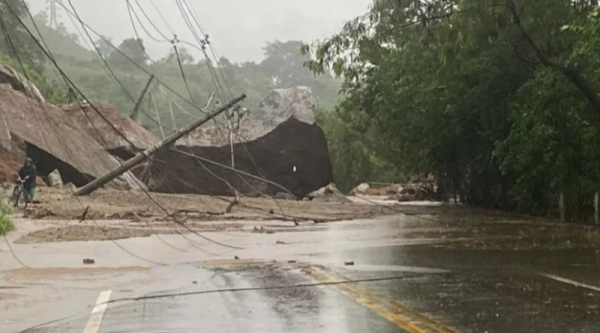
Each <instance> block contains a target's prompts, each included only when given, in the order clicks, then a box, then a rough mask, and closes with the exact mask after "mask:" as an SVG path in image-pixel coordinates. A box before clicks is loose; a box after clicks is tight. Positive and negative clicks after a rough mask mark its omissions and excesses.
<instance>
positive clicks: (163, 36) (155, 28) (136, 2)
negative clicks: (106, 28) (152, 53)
mask: <svg viewBox="0 0 600 333" xmlns="http://www.w3.org/2000/svg"><path fill="white" fill-rule="evenodd" d="M135 4H136V5H137V6H138V8H139V9H140V10H141V11H142V15H144V17H145V18H146V20H148V22H149V23H150V25H152V27H153V28H154V30H156V31H157V32H158V34H159V35H161V36H162V38H164V41H158V40H157V39H155V40H157V41H158V42H161V43H162V42H165V41H167V42H168V41H169V38H167V36H165V35H164V34H163V33H162V31H160V29H158V27H157V26H156V24H154V22H152V20H151V19H150V17H149V16H148V14H146V11H145V10H144V8H143V7H142V5H140V3H139V2H138V1H137V0H135ZM152 4H153V5H154V3H152ZM132 9H133V6H132ZM134 12H135V11H134ZM158 13H159V15H160V16H161V17H162V14H161V13H160V11H159V12H158ZM136 16H137V15H136ZM138 20H139V18H138ZM163 20H164V18H163ZM164 21H165V22H166V20H164ZM140 25H142V27H144V25H143V24H142V22H141V20H140ZM167 26H168V28H169V30H171V27H170V26H169V25H168V24H167ZM144 31H146V33H147V34H148V36H150V33H149V32H148V30H146V29H145V28H144ZM171 32H173V30H171ZM173 35H175V33H174V32H173Z"/></svg>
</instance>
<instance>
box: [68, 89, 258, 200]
mask: <svg viewBox="0 0 600 333" xmlns="http://www.w3.org/2000/svg"><path fill="white" fill-rule="evenodd" d="M245 98H246V94H243V95H242V96H240V97H237V98H235V99H233V100H232V101H230V102H229V103H227V104H226V105H224V106H223V107H221V108H220V109H219V110H217V111H215V112H213V113H211V114H209V115H208V116H206V117H205V118H203V119H200V120H198V121H196V122H194V123H192V124H190V125H189V126H187V127H185V128H183V129H181V130H180V131H177V132H175V133H173V134H171V135H170V136H169V137H168V138H166V139H165V140H163V141H162V142H160V143H159V144H157V145H156V146H154V147H151V148H148V149H146V150H145V151H143V152H141V153H139V154H137V155H136V156H135V157H133V158H132V159H130V160H127V161H126V162H125V163H123V164H122V165H121V166H120V167H118V168H116V169H114V170H113V171H111V172H109V173H108V174H106V175H104V176H102V177H100V178H97V179H96V180H94V181H92V182H90V183H89V184H87V185H85V186H84V187H82V188H81V189H79V190H78V191H77V192H75V193H74V195H75V196H82V195H87V194H90V193H92V192H94V191H95V190H96V189H98V188H100V187H102V186H103V185H105V184H107V183H108V182H110V181H111V180H113V179H115V178H117V177H119V176H120V175H122V174H124V173H125V172H127V171H129V170H131V169H132V168H133V167H135V166H136V165H138V164H140V163H142V162H143V161H145V160H147V159H148V158H149V157H150V156H152V155H153V154H154V153H156V152H157V151H158V150H159V149H160V148H162V147H164V146H169V145H171V144H174V143H175V142H177V140H179V139H181V138H183V137H184V136H186V135H188V134H190V133H191V132H192V131H193V130H195V129H196V128H198V127H200V126H202V125H204V124H206V123H207V122H209V121H211V120H212V119H214V118H215V117H216V116H218V115H220V114H221V113H223V112H225V111H227V110H229V109H230V108H231V107H232V106H234V105H236V104H237V103H239V102H241V101H242V100H243V99H245Z"/></svg>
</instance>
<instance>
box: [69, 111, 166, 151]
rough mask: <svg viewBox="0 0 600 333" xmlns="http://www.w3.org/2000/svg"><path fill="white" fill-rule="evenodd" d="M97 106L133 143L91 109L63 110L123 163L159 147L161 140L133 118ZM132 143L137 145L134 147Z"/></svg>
mask: <svg viewBox="0 0 600 333" xmlns="http://www.w3.org/2000/svg"><path fill="white" fill-rule="evenodd" d="M94 106H95V107H96V109H98V111H100V113H101V114H102V116H103V117H104V118H106V119H108V120H109V121H110V123H111V124H112V126H114V127H115V128H116V129H118V130H119V132H121V133H123V134H124V136H125V137H126V138H127V140H129V142H127V140H125V139H124V138H123V137H121V136H120V135H118V134H117V132H115V130H114V128H113V127H112V126H111V125H109V124H108V123H107V122H106V120H105V119H103V117H101V116H100V115H99V114H98V113H97V112H96V110H94V109H92V107H91V106H90V105H87V104H85V105H83V107H81V106H80V105H78V104H77V105H66V106H63V107H61V109H62V110H63V111H64V112H65V113H66V114H67V116H69V118H71V120H73V121H74V122H76V123H77V124H79V126H81V128H82V129H84V130H85V131H86V132H87V133H89V134H90V135H91V136H92V138H94V140H96V142H97V143H98V144H99V145H100V146H102V147H104V149H106V150H107V151H108V152H109V153H111V154H113V155H115V156H117V157H119V158H121V159H129V158H131V157H133V156H135V154H137V153H138V152H140V151H141V150H145V149H148V148H150V147H152V146H154V145H156V144H157V143H159V141H160V140H159V139H158V138H157V137H156V136H155V135H154V134H152V132H150V131H148V130H147V129H146V128H144V127H143V126H142V125H140V124H138V123H137V122H135V121H133V120H131V118H129V117H126V116H124V115H122V114H121V113H120V112H119V110H117V109H115V108H111V107H107V106H102V105H94ZM130 142H131V143H133V146H132V145H131V144H130Z"/></svg>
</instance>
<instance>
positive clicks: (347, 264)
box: [344, 261, 354, 266]
mask: <svg viewBox="0 0 600 333" xmlns="http://www.w3.org/2000/svg"><path fill="white" fill-rule="evenodd" d="M344 265H346V266H354V261H346V262H345V263H344Z"/></svg>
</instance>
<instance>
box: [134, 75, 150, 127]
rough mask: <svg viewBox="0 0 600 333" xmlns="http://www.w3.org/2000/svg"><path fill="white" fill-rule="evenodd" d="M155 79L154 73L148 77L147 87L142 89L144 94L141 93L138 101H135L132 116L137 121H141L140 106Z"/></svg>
mask: <svg viewBox="0 0 600 333" xmlns="http://www.w3.org/2000/svg"><path fill="white" fill-rule="evenodd" d="M153 80H154V75H151V76H150V79H148V83H146V87H144V90H142V94H141V95H140V97H139V98H138V100H137V102H136V103H135V106H134V107H133V111H132V112H131V117H130V118H131V119H133V121H135V122H139V121H140V107H141V106H142V101H143V100H144V96H146V93H147V92H148V89H150V85H151V84H152V81H153Z"/></svg>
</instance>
